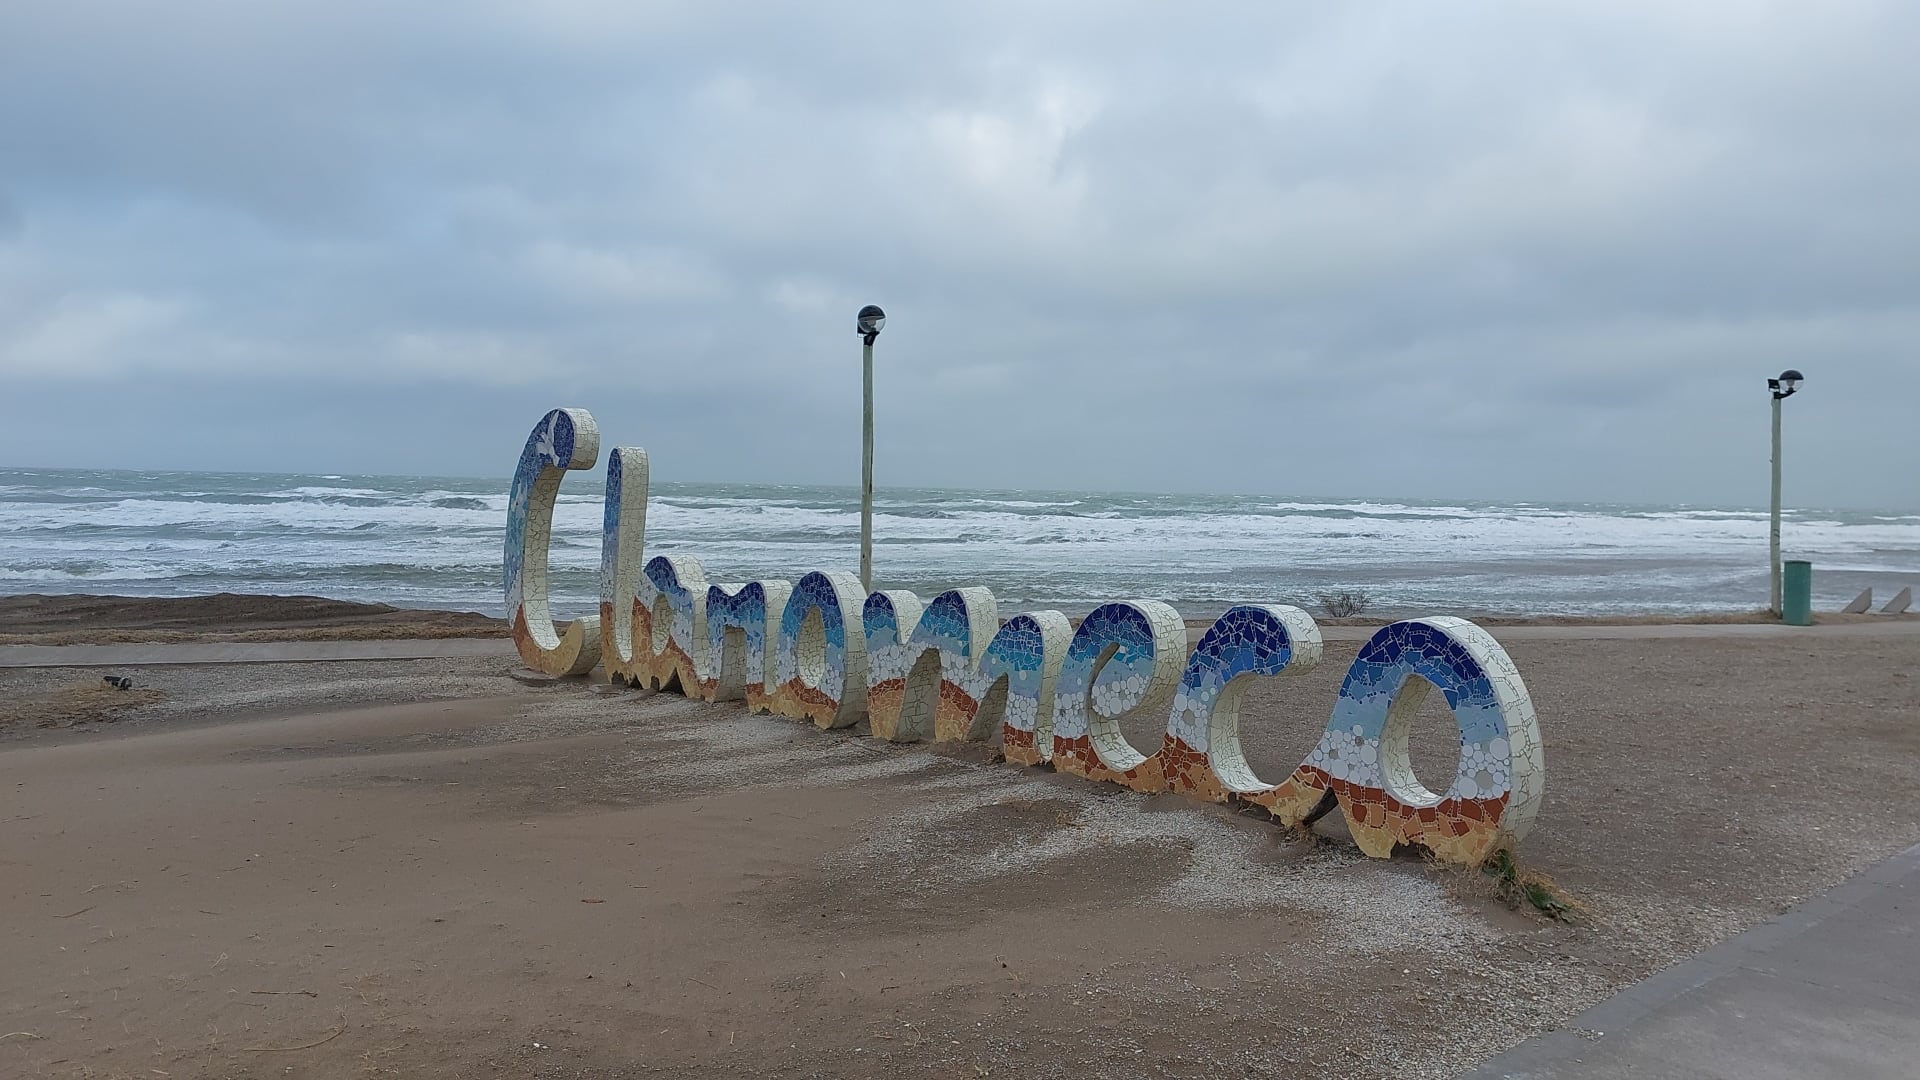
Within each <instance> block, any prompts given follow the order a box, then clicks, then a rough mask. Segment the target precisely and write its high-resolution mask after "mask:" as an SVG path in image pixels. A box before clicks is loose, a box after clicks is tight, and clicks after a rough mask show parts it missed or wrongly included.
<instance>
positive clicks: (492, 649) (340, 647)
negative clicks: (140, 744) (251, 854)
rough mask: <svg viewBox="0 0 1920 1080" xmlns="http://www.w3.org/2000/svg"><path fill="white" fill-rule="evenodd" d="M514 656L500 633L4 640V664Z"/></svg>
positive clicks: (0, 664)
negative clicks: (130, 641)
mask: <svg viewBox="0 0 1920 1080" xmlns="http://www.w3.org/2000/svg"><path fill="white" fill-rule="evenodd" d="M514 655H516V654H515V652H514V648H513V642H511V641H509V640H507V639H506V638H504V637H498V638H428V639H417V640H416V639H412V638H407V639H398V638H396V639H393V640H389V641H222V642H195V643H188V644H179V645H0V668H25V667H147V666H150V665H154V664H268V663H283V662H286V661H302V660H306V661H312V660H431V659H435V658H437V657H444V656H500V657H508V656H514Z"/></svg>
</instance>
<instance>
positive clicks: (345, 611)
mask: <svg viewBox="0 0 1920 1080" xmlns="http://www.w3.org/2000/svg"><path fill="white" fill-rule="evenodd" d="M1307 610H1308V613H1309V614H1311V615H1313V617H1314V621H1315V622H1317V623H1319V624H1320V625H1322V626H1348V627H1374V626H1384V625H1386V624H1387V623H1390V622H1393V621H1395V620H1396V619H1400V618H1411V617H1417V616H1416V615H1411V614H1399V613H1381V614H1377V615H1359V616H1352V617H1347V618H1332V617H1329V616H1327V615H1324V614H1322V613H1320V612H1316V611H1313V610H1312V609H1311V608H1309V609H1307ZM1008 613H1009V614H1011V610H1009V612H1008ZM1083 615H1085V612H1084V611H1075V612H1072V613H1070V616H1071V617H1072V618H1073V619H1074V621H1076V622H1077V621H1078V620H1079V618H1080V617H1081V616H1083ZM1183 615H1186V616H1187V617H1186V623H1187V626H1188V628H1189V629H1200V630H1204V629H1205V628H1206V627H1208V626H1210V625H1212V623H1213V620H1214V618H1216V617H1217V613H1212V612H1211V611H1209V614H1208V615H1204V616H1200V615H1189V614H1187V613H1184V612H1183ZM575 617H577V616H575ZM1463 617H1464V618H1468V619H1471V620H1472V621H1474V622H1476V623H1478V624H1480V625H1481V626H1484V627H1487V628H1489V629H1499V628H1501V627H1517V626H1572V627H1580V626H1717V625H1733V624H1748V625H1765V624H1771V623H1777V622H1778V621H1779V620H1777V619H1775V618H1774V617H1773V616H1771V615H1769V614H1768V613H1767V612H1765V611H1725V612H1701V613H1697V614H1691V615H1669V614H1642V615H1592V616H1585V615H1511V614H1486V613H1470V614H1466V615H1464V616H1463ZM1917 618H1920V614H1909V615H1903V616H1886V615H1842V614H1838V613H1834V612H1822V613H1819V614H1818V615H1816V617H1815V622H1816V623H1818V624H1821V625H1828V624H1843V623H1875V622H1896V621H1905V620H1911V619H1917ZM556 621H559V622H566V621H570V620H569V619H566V618H562V619H559V620H556ZM507 636H508V628H507V623H506V620H504V619H500V618H495V617H493V616H490V615H484V614H481V613H479V612H473V611H446V610H440V609H434V608H402V607H395V606H392V605H389V604H368V603H361V602H358V601H351V600H334V599H329V598H326V597H317V596H281V595H274V594H266V593H260V594H252V593H247V594H242V593H216V594H212V595H205V596H184V597H148V596H110V595H95V594H91V593H66V594H43V593H24V594H18V595H12V596H0V645H108V644H187V643H197V642H274V641H385V640H397V639H409V638H410V639H416V640H418V639H440V638H491V637H499V638H505V637H507Z"/></svg>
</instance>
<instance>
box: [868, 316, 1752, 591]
mask: <svg viewBox="0 0 1920 1080" xmlns="http://www.w3.org/2000/svg"><path fill="white" fill-rule="evenodd" d="M862 352H863V353H864V356H863V360H864V363H865V366H866V371H865V374H864V379H863V386H864V388H865V400H864V403H863V409H862V415H861V429H860V433H861V442H862V445H861V450H860V587H861V588H862V589H865V590H866V591H867V592H872V591H873V338H872V337H868V338H867V340H866V345H865V346H864V347H863V349H862ZM1779 415H1780V414H1779V402H1775V403H1774V434H1775V437H1776V438H1777V437H1778V435H1779V431H1780V421H1779ZM1775 481H1776V483H1775V490H1776V493H1777V491H1778V469H1777V468H1776V470H1775ZM1776 531H1777V530H1776ZM1775 603H1776V604H1777V603H1778V598H1777V597H1776V598H1775Z"/></svg>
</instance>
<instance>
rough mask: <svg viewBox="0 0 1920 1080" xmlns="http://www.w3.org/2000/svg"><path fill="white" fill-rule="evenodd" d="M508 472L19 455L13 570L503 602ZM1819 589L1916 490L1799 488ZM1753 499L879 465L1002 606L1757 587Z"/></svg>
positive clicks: (683, 550) (1915, 575)
mask: <svg viewBox="0 0 1920 1080" xmlns="http://www.w3.org/2000/svg"><path fill="white" fill-rule="evenodd" d="M507 483H508V481H507V479H506V478H505V477H502V478H499V479H485V480H478V479H449V478H444V477H401V476H340V475H311V476H309V475H288V474H269V473H180V472H123V471H79V470H26V469H0V593H25V592H42V593H72V592H85V593H111V594H123V595H140V596H186V595H194V594H200V593H213V592H253V593H279V594H312V595H320V596H329V597H338V598H342V599H352V600H367V601H377V602H383V603H388V604H394V605H398V606H402V607H436V608H455V609H461V610H471V611H481V612H487V613H490V614H495V615H498V614H501V613H502V612H501V606H502V603H501V595H500V594H501V585H500V563H501V544H502V536H503V533H504V530H505V525H506V499H507ZM599 484H600V480H599V478H598V477H597V476H592V475H586V474H582V475H576V476H570V477H569V478H568V481H567V483H566V485H565V486H564V487H563V489H562V492H561V495H560V498H559V503H558V505H557V507H556V509H555V512H554V542H553V549H552V566H553V571H552V588H553V592H554V599H555V607H556V611H557V612H559V613H561V614H564V615H567V616H572V615H577V614H586V613H589V612H591V611H593V610H595V605H596V602H597V601H596V598H597V596H598V584H597V580H596V575H597V568H598V565H599V558H600V514H601V506H600V503H601V499H600V487H599ZM859 528H860V518H859V498H858V492H857V491H856V490H854V489H852V488H829V487H787V486H777V485H763V484H655V485H654V487H653V498H652V500H651V503H650V506H649V508H648V513H647V552H648V554H649V555H650V556H651V555H653V554H659V553H680V554H690V555H694V556H697V557H698V558H699V559H701V561H702V562H703V564H704V565H705V567H706V571H707V577H708V579H709V580H710V581H746V580H751V579H754V578H763V577H785V578H787V579H789V580H797V579H798V578H799V577H800V575H802V574H804V573H806V572H807V571H809V570H816V569H836V568H838V569H845V570H849V571H853V570H857V568H858V563H859ZM1784 536H1785V540H1784V544H1783V546H1784V550H1785V553H1786V557H1788V558H1805V559H1811V560H1812V561H1813V563H1814V567H1815V573H1814V589H1815V603H1816V606H1817V607H1822V608H1833V607H1837V606H1839V605H1840V604H1842V603H1844V602H1845V601H1846V600H1848V599H1851V598H1852V596H1853V595H1854V594H1855V593H1857V592H1859V591H1860V590H1861V589H1863V588H1866V587H1868V586H1869V585H1871V586H1873V587H1874V588H1875V589H1876V591H1878V592H1880V593H1881V594H1882V595H1891V594H1892V593H1893V592H1895V591H1898V589H1899V588H1901V587H1902V586H1904V585H1920V514H1911V513H1900V512H1879V513H1876V512H1870V511H1829V510H1807V509H1794V510H1791V511H1788V512H1787V514H1786V516H1785V525H1784ZM1766 559H1767V514H1766V512H1765V511H1764V510H1763V509H1755V508H1750V507H1705V506H1628V505H1606V504H1596V503H1530V502H1512V503H1502V502H1473V501H1460V500H1441V501H1424V500H1412V499H1403V500H1392V501H1386V500H1362V499H1337V498H1304V497H1295V498H1286V497H1277V496H1273V495H1153V494H1116V493H1099V492H1076V491H944V490H923V489H913V488H891V489H883V490H881V491H880V492H878V493H877V495H876V496H875V502H874V576H875V584H876V586H878V587H889V588H908V589H913V590H914V591H916V592H919V593H920V594H921V595H922V596H923V597H925V596H931V595H932V594H934V593H937V592H939V591H940V590H942V589H946V588H951V587H954V586H960V585H985V586H988V587H989V588H991V589H992V590H993V591H994V594H995V595H996V596H997V597H999V599H1000V601H1001V605H1002V608H1003V610H1013V609H1015V608H1021V607H1030V606H1048V607H1058V608H1060V609H1061V610H1064V611H1067V612H1069V613H1075V614H1077V613H1080V612H1084V611H1085V610H1087V609H1088V608H1090V607H1091V606H1093V605H1094V604H1096V603H1099V602H1101V601H1105V600H1114V599H1133V598H1147V599H1159V600H1165V601H1168V602H1170V603H1172V604H1174V605H1175V606H1176V607H1178V608H1179V609H1180V610H1181V611H1182V612H1183V613H1185V614H1188V615H1190V616H1202V615H1208V614H1213V613H1217V612H1219V611H1220V610H1222V609H1224V608H1226V607H1228V606H1230V605H1232V604H1234V603H1239V602H1246V601H1261V602H1274V603H1291V604H1298V605H1301V606H1303V607H1306V608H1308V609H1309V610H1318V602H1317V598H1318V597H1319V596H1320V595H1322V594H1326V593H1333V592H1338V591H1343V590H1350V591H1357V592H1362V593H1365V594H1366V595H1367V596H1368V597H1370V598H1371V601H1372V610H1373V611H1374V612H1378V613H1381V614H1414V613H1423V612H1424V613H1431V612H1435V611H1444V612H1458V613H1495V614H1515V615H1552V614H1585V615H1594V614H1602V615H1604V614H1614V615H1619V614H1633V613H1672V614H1680V613H1688V612H1704V611H1752V610H1757V609H1760V608H1763V607H1765V606H1766V602H1767V574H1766V565H1767V564H1766Z"/></svg>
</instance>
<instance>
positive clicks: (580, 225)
mask: <svg viewBox="0 0 1920 1080" xmlns="http://www.w3.org/2000/svg"><path fill="white" fill-rule="evenodd" d="M1916 40H1920V4H1913V3H1910V2H1902V0H1887V2H1884V3H1880V2H1854V0H1828V2H1823V3H1820V4H1806V3H1788V2H1777V3H1738V2H1728V0H1695V2H1692V3H1684V4H1679V3H1672V2H1670V0H1658V2H1652V0H1649V2H1637V0H1593V2H1584V3H1520V2H1513V3H1508V4H1483V3H1469V2H1458V3H1446V4H1436V3H1431V2H1418V3H1406V4H1393V3H1378V4H1364V5H1346V4H1306V3H1285V4H1275V3H1247V4H1229V3H1191V4H1178V5H1175V4H1144V3H1126V2H1122V0H1099V2H1091V0H1090V2H1084V3H1055V4H1036V3H1023V4H996V3H983V2H978V0H972V2H966V3H933V2H928V3H916V4H891V5H878V4H875V5H865V6H860V5H850V4H839V3H831V2H814V3H806V4H798V3H772V2H764V3H754V4H732V3H725V2H719V0H697V2H688V3H646V2H642V0H604V2H596V0H545V2H542V3H538V4H535V3H526V4H511V3H504V2H492V0H462V2H460V3H446V4H436V3H405V4H396V3H391V2H387V0H377V2H376V0H329V2H327V3H324V4H323V3H286V4H280V3H275V4H261V3H258V2H256V0H235V2H231V3H216V2H202V0H174V2H170V3H164V4H163V3H155V2H151V0H146V2H139V3H134V2H122V3H115V2H90V0H9V2H7V3H6V4H4V5H0V465H21V466H52V465H75V466H87V467H149V468H193V469H220V468H246V469H282V470H300V471H321V472H348V471H364V472H388V473H435V474H440V473H447V474H460V475H493V474H498V475H500V476H502V477H503V478H504V477H505V475H506V474H507V472H508V471H509V470H510V469H511V466H512V463H513V461H514V459H515V457H516V456H517V454H518V451H519V445H520V443H521V441H522V440H523V439H524V438H525V436H526V432H527V430H528V429H529V428H530V427H531V426H532V423H533V421H534V420H536V419H537V418H538V417H539V415H540V414H541V413H542V412H543V411H545V410H546V409H547V408H549V407H552V406H556V405H578V406H584V407H586V408H588V409H590V410H592V411H593V412H594V414H595V415H596V416H597V417H598V418H599V420H600V422H601V426H602V429H603V432H604V433H605V437H606V440H607V445H613V444H614V443H620V444H637V445H643V446H645V447H647V448H648V450H649V451H651V453H652V455H653V462H654V475H655V476H656V477H657V478H660V479H688V480H763V481H792V482H853V481H855V480H857V478H858V463H859V407H860V398H859V395H860V370H859V342H858V339H857V337H856V336H855V335H854V333H853V328H852V319H853V313H854V311H855V310H856V309H857V308H859V306H860V305H861V304H863V303H868V302H875V303H879V304H882V305H883V306H885V307H886V308H887V310H888V312H889V315H890V321H889V324H888V326H887V329H886V331H885V333H884V334H883V335H882V336H881V338H880V342H879V348H878V356H879V361H878V368H879V372H878V376H877V381H878V383H879V389H878V412H879V417H880V449H879V454H878V457H879V462H880V464H879V475H880V481H881V483H882V484H883V485H884V484H889V483H891V484H934V485H955V486H1009V487H1092V488H1101V489H1129V490H1141V489H1146V490H1208V491H1260V492H1274V493H1286V494H1299V495H1313V494H1318V495H1364V496H1400V497H1426V498H1441V499H1445V498H1475V497H1488V498H1531V499H1596V500H1631V501H1669V500H1678V501H1692V502H1702V503H1722V504H1725V503H1731V504H1761V503H1764V501H1765V499H1766V495H1767V412H1768V406H1767V400H1768V399H1767V395H1766V391H1765V384H1764V379H1765V378H1766V377H1767V376H1768V375H1771V374H1774V373H1777V372H1778V371H1779V370H1780V369H1781V368H1783V367H1788V366H1793V367H1798V368H1801V369H1803V370H1804V371H1805V372H1806V373H1807V375H1808V376H1809V381H1808V384H1807V386H1806V389H1805V391H1804V392H1803V393H1802V394H1801V395H1799V396H1797V397H1795V398H1794V399H1793V400H1792V401H1790V402H1788V403H1787V412H1788V414H1789V415H1788V436H1789V445H1788V455H1787V465H1788V467H1787V479H1788V495H1789V500H1790V501H1793V502H1798V503H1802V504H1809V505H1841V506H1845V505H1858V506H1881V507H1890V508H1914V507H1916V506H1920V136H1917V135H1916V132H1920V65H1915V64H1913V63H1912V62H1911V60H1912V56H1911V51H1912V46H1913V43H1914V42H1915V41H1916Z"/></svg>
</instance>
